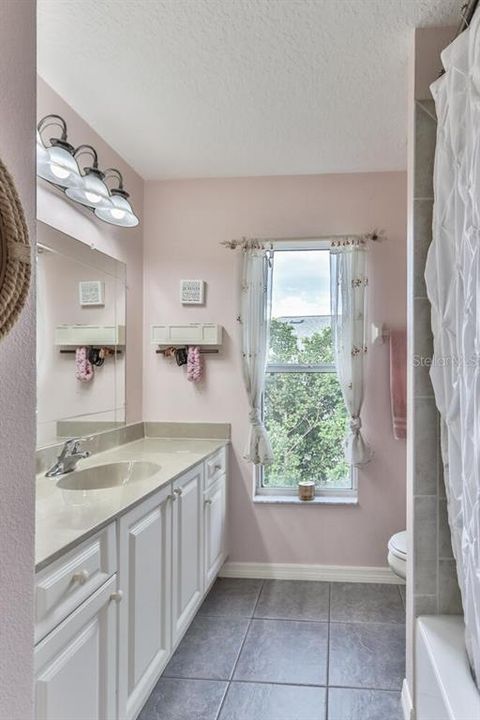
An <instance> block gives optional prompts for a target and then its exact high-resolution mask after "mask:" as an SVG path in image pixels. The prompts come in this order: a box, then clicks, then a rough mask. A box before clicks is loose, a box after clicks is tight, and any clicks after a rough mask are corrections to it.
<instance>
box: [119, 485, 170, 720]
mask: <svg viewBox="0 0 480 720" xmlns="http://www.w3.org/2000/svg"><path fill="white" fill-rule="evenodd" d="M170 493H171V486H170V485H169V486H167V487H166V488H163V489H162V490H160V491H159V492H158V493H157V494H156V495H154V496H153V497H151V498H149V499H148V500H146V501H145V502H143V503H141V504H140V505H138V506H137V507H136V508H134V509H133V510H131V511H130V512H129V513H127V514H126V515H124V516H123V517H122V518H121V519H120V521H119V530H118V532H119V577H120V580H119V587H121V588H122V589H123V590H124V598H123V600H122V602H121V603H120V617H119V681H118V683H119V689H118V701H119V712H118V714H119V717H120V718H122V719H123V718H127V720H129V719H130V718H133V717H136V715H137V713H138V711H139V710H140V708H141V707H142V705H143V704H144V702H145V700H146V699H147V697H148V695H149V693H150V692H151V690H152V688H153V685H154V684H155V682H156V680H157V679H158V676H159V675H160V673H161V671H162V670H163V668H164V666H165V665H166V663H167V660H168V657H169V653H170V588H171V548H172V546H171V503H170V500H171V498H172V495H171V494H170Z"/></svg>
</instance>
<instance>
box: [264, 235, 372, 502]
mask: <svg viewBox="0 0 480 720" xmlns="http://www.w3.org/2000/svg"><path fill="white" fill-rule="evenodd" d="M330 248H331V241H330V240H325V239H322V240H319V239H301V238H299V239H298V240H275V241H272V242H271V250H272V252H275V251H278V250H286V251H288V250H297V251H300V250H330ZM266 302H267V303H270V302H271V288H270V292H269V293H268V298H267V299H266ZM272 372H273V373H283V374H285V373H308V372H315V373H326V372H331V373H336V369H335V365H334V364H333V363H320V364H318V365H311V364H307V365H298V364H297V365H294V364H292V363H268V362H267V365H266V368H265V374H267V373H272ZM263 400H264V398H263V397H262V419H263ZM263 476H264V468H263V465H255V466H254V495H255V497H260V498H262V499H263V500H267V499H268V498H271V499H272V501H273V502H274V501H275V499H277V500H278V499H279V498H285V499H286V500H289V499H291V500H292V501H293V500H294V499H295V498H296V497H297V495H298V491H297V488H296V487H291V488H288V487H275V488H266V487H264V486H263ZM350 478H351V487H349V488H318V487H316V488H315V497H316V498H322V497H323V498H326V499H329V500H330V501H332V500H334V499H335V498H338V499H339V500H340V501H342V500H343V501H348V499H352V500H356V499H357V497H358V472H357V468H355V467H350ZM304 504H306V505H308V504H309V503H304Z"/></svg>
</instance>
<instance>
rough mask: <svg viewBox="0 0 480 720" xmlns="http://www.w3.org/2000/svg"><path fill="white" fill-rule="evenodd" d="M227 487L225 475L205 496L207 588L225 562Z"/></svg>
mask: <svg viewBox="0 0 480 720" xmlns="http://www.w3.org/2000/svg"><path fill="white" fill-rule="evenodd" d="M225 486H226V479H225V475H223V476H222V477H221V478H220V479H219V480H217V482H216V483H215V485H212V486H211V487H210V488H209V489H208V490H207V491H206V492H205V494H204V501H203V504H204V508H205V513H204V517H205V522H204V528H205V543H204V547H205V588H208V587H210V585H211V584H212V582H213V581H214V580H215V578H216V576H217V575H218V572H219V570H220V568H221V567H222V565H223V563H224V562H225V555H226V542H225V512H226V507H225V499H226V492H225V489H226V487H225Z"/></svg>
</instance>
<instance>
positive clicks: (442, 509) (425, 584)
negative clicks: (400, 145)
mask: <svg viewBox="0 0 480 720" xmlns="http://www.w3.org/2000/svg"><path fill="white" fill-rule="evenodd" d="M436 125H437V123H436V115H435V106H434V102H433V100H417V101H416V102H415V127H414V135H415V144H414V152H415V157H414V178H413V227H412V232H411V239H412V241H413V247H411V248H410V252H409V255H410V257H409V273H410V283H409V287H410V292H411V293H413V303H412V305H411V309H412V314H413V318H412V319H413V347H412V348H411V349H410V353H409V358H410V361H411V362H413V413H412V415H411V417H410V421H411V422H412V425H413V428H412V431H413V432H412V435H411V438H412V446H413V447H412V456H411V463H412V466H413V473H412V480H413V483H412V484H413V516H412V519H413V543H412V544H413V547H411V550H412V551H413V578H412V580H413V614H414V615H415V616H418V615H425V614H438V613H459V612H461V611H462V610H461V602H460V594H459V590H458V584H457V577H456V569H455V561H454V559H453V555H452V548H451V542H450V529H449V526H448V520H447V505H446V498H445V486H444V483H443V476H442V461H441V457H440V438H439V432H440V427H439V415H438V412H437V409H436V406H435V399H434V395H433V388H432V385H431V382H430V377H429V363H430V360H431V357H432V353H433V342H432V331H431V323H430V303H429V301H428V299H427V293H426V288H425V280H424V273H425V261H426V257H427V251H428V247H429V245H430V243H431V241H432V209H433V162H434V154H435V138H436V129H437V128H436Z"/></svg>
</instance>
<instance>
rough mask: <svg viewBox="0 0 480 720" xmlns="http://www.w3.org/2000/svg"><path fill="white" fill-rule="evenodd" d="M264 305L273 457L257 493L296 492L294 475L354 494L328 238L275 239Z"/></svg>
mask: <svg viewBox="0 0 480 720" xmlns="http://www.w3.org/2000/svg"><path fill="white" fill-rule="evenodd" d="M269 305H270V307H269V310H270V333H269V340H268V348H267V368H266V378H265V392H264V397H263V415H264V422H265V425H266V428H267V430H268V433H269V437H270V442H271V444H272V449H273V453H274V462H273V464H272V465H270V466H266V467H264V468H260V469H259V471H258V477H257V492H258V493H259V494H264V495H268V494H272V495H289V494H296V487H297V483H298V481H299V480H314V481H315V483H316V486H317V495H353V494H354V491H355V477H354V473H353V472H352V471H351V468H350V467H349V466H348V465H347V463H346V462H345V459H344V454H343V440H344V438H345V432H346V424H347V412H346V409H345V405H344V402H343V398H342V392H341V389H340V385H339V382H338V378H337V374H336V371H335V365H334V357H333V345H332V332H331V302H330V252H329V244H328V243H325V242H320V241H318V242H316V243H314V244H313V243H310V244H309V245H303V246H299V245H298V244H296V246H295V247H294V248H292V246H285V244H283V245H282V244H281V243H276V244H275V245H274V249H273V250H272V253H271V263H270V277H269Z"/></svg>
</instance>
